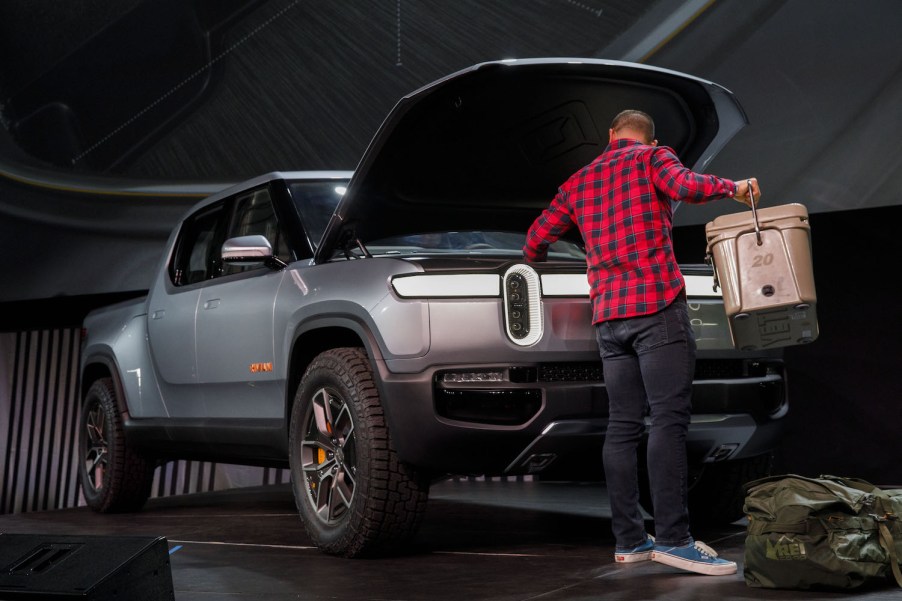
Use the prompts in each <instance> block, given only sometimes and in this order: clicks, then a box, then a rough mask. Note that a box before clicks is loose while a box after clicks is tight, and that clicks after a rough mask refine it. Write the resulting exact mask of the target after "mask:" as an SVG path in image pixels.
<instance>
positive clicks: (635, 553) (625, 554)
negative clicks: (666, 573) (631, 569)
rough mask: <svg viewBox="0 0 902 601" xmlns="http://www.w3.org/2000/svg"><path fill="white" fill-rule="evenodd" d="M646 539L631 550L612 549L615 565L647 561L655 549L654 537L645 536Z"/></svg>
mask: <svg viewBox="0 0 902 601" xmlns="http://www.w3.org/2000/svg"><path fill="white" fill-rule="evenodd" d="M646 536H647V537H648V538H646V539H645V542H644V543H642V544H641V545H639V546H638V547H633V548H632V549H614V561H616V562H617V563H633V562H634V561H648V560H649V559H651V552H652V551H653V550H654V548H655V537H653V536H652V535H651V534H646Z"/></svg>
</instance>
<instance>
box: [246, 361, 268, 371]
mask: <svg viewBox="0 0 902 601" xmlns="http://www.w3.org/2000/svg"><path fill="white" fill-rule="evenodd" d="M250 368H251V373H252V374H257V373H260V372H263V371H272V363H271V362H270V363H251V365H250Z"/></svg>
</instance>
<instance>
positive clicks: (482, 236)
mask: <svg viewBox="0 0 902 601" xmlns="http://www.w3.org/2000/svg"><path fill="white" fill-rule="evenodd" d="M525 242H526V234H525V233H522V234H521V233H515V232H499V231H486V230H467V231H450V232H442V231H438V232H425V233H419V234H410V235H406V236H393V237H391V238H383V239H381V240H374V241H372V242H370V243H368V244H367V245H366V248H367V250H368V251H369V252H370V253H371V254H374V255H430V254H455V255H460V254H466V255H497V256H511V255H514V256H522V254H523V245H524V243H525ZM548 258H549V259H558V260H566V259H573V260H578V261H585V259H586V254H585V252H583V250H582V249H581V248H580V247H579V246H577V245H576V244H574V243H572V242H568V241H563V240H560V241H558V242H555V243H554V244H552V245H551V247H550V248H549V250H548Z"/></svg>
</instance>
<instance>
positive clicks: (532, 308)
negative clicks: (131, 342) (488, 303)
mask: <svg viewBox="0 0 902 601" xmlns="http://www.w3.org/2000/svg"><path fill="white" fill-rule="evenodd" d="M503 288H504V290H503V292H504V321H505V325H506V329H507V336H508V338H510V339H511V341H512V342H513V343H514V344H518V345H520V346H530V345H532V344H535V343H536V342H538V341H539V340H540V339H541V338H542V332H543V327H544V326H543V323H542V304H541V301H540V297H541V291H540V290H539V276H538V274H537V273H536V272H535V270H533V268H532V267H529V266H528V265H514V266H513V267H511V268H510V269H508V270H507V272H506V273H505V274H504V286H503Z"/></svg>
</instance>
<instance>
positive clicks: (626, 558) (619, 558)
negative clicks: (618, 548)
mask: <svg viewBox="0 0 902 601" xmlns="http://www.w3.org/2000/svg"><path fill="white" fill-rule="evenodd" d="M650 559H651V551H643V552H642V553H614V561H616V562H617V563H634V562H637V561H648V560H650Z"/></svg>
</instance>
